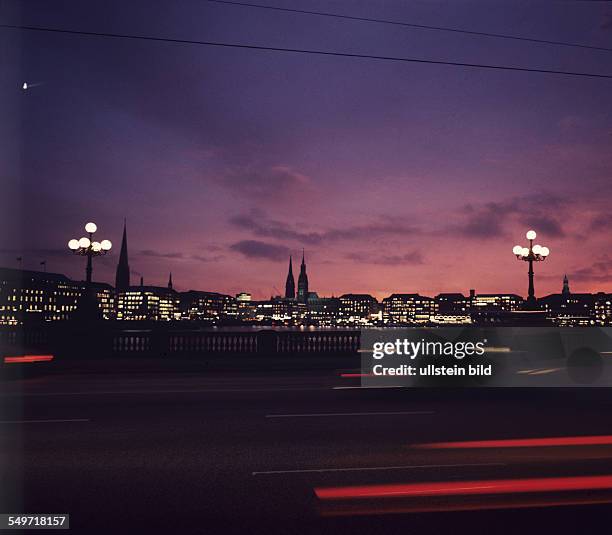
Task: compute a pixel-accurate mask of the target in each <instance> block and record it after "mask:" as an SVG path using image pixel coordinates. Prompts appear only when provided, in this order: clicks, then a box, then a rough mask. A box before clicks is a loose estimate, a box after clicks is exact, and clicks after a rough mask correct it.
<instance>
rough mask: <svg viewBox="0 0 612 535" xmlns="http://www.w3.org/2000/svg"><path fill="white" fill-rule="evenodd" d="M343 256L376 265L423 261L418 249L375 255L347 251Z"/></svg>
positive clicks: (407, 263) (410, 263)
mask: <svg viewBox="0 0 612 535" xmlns="http://www.w3.org/2000/svg"><path fill="white" fill-rule="evenodd" d="M345 258H347V259H348V260H352V261H354V262H358V263H360V264H376V265H385V266H393V265H417V264H422V263H423V256H422V255H421V253H420V252H419V251H411V252H409V253H405V254H401V255H377V254H365V253H349V254H347V255H345Z"/></svg>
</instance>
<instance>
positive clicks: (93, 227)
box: [85, 222, 98, 234]
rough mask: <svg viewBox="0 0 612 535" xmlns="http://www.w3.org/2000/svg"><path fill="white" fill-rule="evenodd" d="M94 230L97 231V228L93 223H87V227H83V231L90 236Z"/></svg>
mask: <svg viewBox="0 0 612 535" xmlns="http://www.w3.org/2000/svg"><path fill="white" fill-rule="evenodd" d="M96 230H98V226H97V225H96V224H95V223H91V222H90V223H87V225H85V231H86V232H89V233H90V234H93V233H94V232H95V231H96Z"/></svg>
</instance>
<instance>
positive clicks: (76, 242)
mask: <svg viewBox="0 0 612 535" xmlns="http://www.w3.org/2000/svg"><path fill="white" fill-rule="evenodd" d="M78 248H79V240H70V241H69V242H68V249H70V250H71V251H76V250H77V249H78Z"/></svg>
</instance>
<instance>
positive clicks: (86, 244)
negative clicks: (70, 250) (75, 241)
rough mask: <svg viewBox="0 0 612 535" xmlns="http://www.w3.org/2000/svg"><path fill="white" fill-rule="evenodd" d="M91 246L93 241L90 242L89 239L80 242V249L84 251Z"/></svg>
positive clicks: (84, 238)
mask: <svg viewBox="0 0 612 535" xmlns="http://www.w3.org/2000/svg"><path fill="white" fill-rule="evenodd" d="M90 245H91V241H89V238H86V237H85V236H83V237H82V238H81V239H80V240H79V247H83V249H87V248H88V247H89V246H90Z"/></svg>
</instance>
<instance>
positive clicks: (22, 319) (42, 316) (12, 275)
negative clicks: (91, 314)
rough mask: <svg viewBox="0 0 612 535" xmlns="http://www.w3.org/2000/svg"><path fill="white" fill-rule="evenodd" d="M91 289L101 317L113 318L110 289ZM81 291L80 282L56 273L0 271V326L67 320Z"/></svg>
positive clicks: (17, 270) (105, 287) (83, 285)
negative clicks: (94, 294) (93, 290)
mask: <svg viewBox="0 0 612 535" xmlns="http://www.w3.org/2000/svg"><path fill="white" fill-rule="evenodd" d="M93 288H94V289H95V293H96V296H97V300H98V305H99V307H100V311H101V313H102V316H103V317H104V318H105V319H110V318H112V317H113V313H114V292H113V289H112V287H111V286H109V285H108V284H100V283H94V284H93ZM84 289H85V284H84V283H83V282H79V281H73V280H70V279H69V278H68V277H66V276H65V275H60V274H59V273H46V272H42V271H28V270H21V269H11V268H0V325H22V324H24V323H26V324H27V323H32V322H45V321H63V320H67V319H70V317H71V316H72V315H73V314H74V312H75V311H76V309H77V306H78V303H79V299H80V297H81V293H82V292H83V290H84Z"/></svg>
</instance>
